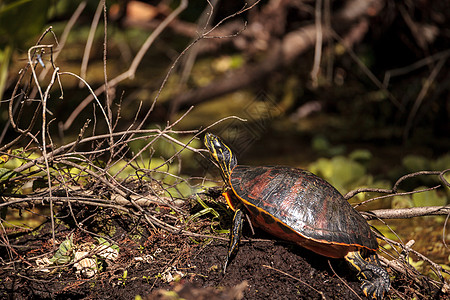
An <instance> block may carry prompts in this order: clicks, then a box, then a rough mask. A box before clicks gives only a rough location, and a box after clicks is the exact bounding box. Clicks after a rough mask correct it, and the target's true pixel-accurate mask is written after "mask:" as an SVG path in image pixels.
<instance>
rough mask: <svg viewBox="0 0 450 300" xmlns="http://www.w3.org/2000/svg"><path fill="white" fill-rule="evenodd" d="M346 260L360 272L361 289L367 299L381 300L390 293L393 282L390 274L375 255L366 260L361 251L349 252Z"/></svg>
mask: <svg viewBox="0 0 450 300" xmlns="http://www.w3.org/2000/svg"><path fill="white" fill-rule="evenodd" d="M345 258H346V259H347V262H348V263H349V265H350V266H351V267H352V268H353V269H355V270H356V271H358V278H359V280H361V282H362V284H361V289H362V290H363V292H364V294H365V295H366V297H368V298H370V299H376V300H381V299H383V297H384V295H385V294H386V293H387V292H388V291H389V287H390V285H391V282H390V280H389V274H388V272H387V271H386V270H385V269H383V268H382V267H381V266H380V264H379V262H378V259H377V258H376V256H375V254H371V255H370V256H369V258H368V260H364V259H363V258H362V256H361V253H360V252H359V251H354V252H349V253H348V254H347V255H346V256H345Z"/></svg>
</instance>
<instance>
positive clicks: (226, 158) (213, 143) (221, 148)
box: [204, 133, 237, 180]
mask: <svg viewBox="0 0 450 300" xmlns="http://www.w3.org/2000/svg"><path fill="white" fill-rule="evenodd" d="M204 143H205V146H206V148H207V149H208V151H209V153H210V154H211V157H212V158H213V160H214V161H216V162H217V163H218V164H219V166H220V169H221V170H222V173H223V175H224V177H225V179H226V180H228V179H229V178H230V174H231V171H232V170H233V168H234V167H235V166H236V165H237V159H236V156H235V155H234V153H233V151H231V149H230V147H228V146H227V145H226V144H225V143H224V142H223V141H222V140H221V139H220V138H219V137H218V136H215V135H214V134H212V133H206V135H205V139H204Z"/></svg>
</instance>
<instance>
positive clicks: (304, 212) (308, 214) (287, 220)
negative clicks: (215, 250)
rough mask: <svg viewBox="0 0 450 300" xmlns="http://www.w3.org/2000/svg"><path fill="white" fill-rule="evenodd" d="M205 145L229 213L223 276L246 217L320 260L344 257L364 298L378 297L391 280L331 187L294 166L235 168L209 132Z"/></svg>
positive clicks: (361, 224) (361, 222)
mask: <svg viewBox="0 0 450 300" xmlns="http://www.w3.org/2000/svg"><path fill="white" fill-rule="evenodd" d="M204 144H205V146H206V148H207V149H208V151H209V153H210V155H211V158H212V160H213V161H214V162H215V163H216V164H217V165H218V166H219V167H220V170H221V174H222V177H223V179H224V181H225V183H226V184H227V185H228V188H227V190H226V191H225V192H224V193H223V195H224V197H225V199H226V201H227V204H228V206H229V207H230V208H231V209H232V210H233V211H234V217H233V221H232V228H231V230H230V242H229V247H228V253H227V257H226V260H225V263H224V268H223V272H224V273H225V272H226V268H227V266H228V264H229V263H230V260H231V259H232V258H233V257H234V256H236V253H237V252H238V247H239V241H240V238H241V236H242V227H243V216H244V215H247V216H249V218H250V220H251V223H252V224H253V225H255V226H257V227H259V228H261V229H263V230H264V231H266V232H268V233H269V234H271V235H273V236H275V237H278V238H280V239H283V240H286V241H290V242H294V243H295V244H297V245H299V246H301V247H304V248H306V249H309V250H311V251H313V252H315V253H318V254H320V255H322V256H326V257H330V258H344V259H345V260H346V261H347V262H348V265H349V266H350V268H351V269H353V270H355V271H356V272H357V276H358V279H359V280H360V281H361V282H362V284H361V289H362V291H363V292H364V294H365V295H366V296H367V297H368V298H372V299H383V297H384V295H385V294H386V293H387V292H388V291H389V288H390V279H389V274H388V272H387V271H386V269H384V268H383V267H382V266H381V264H380V262H379V260H378V257H377V256H376V251H377V249H378V247H379V246H378V241H377V239H376V236H375V234H374V232H372V230H371V228H370V226H369V224H368V223H367V222H366V220H365V219H364V218H363V217H362V215H361V214H360V213H359V212H358V211H356V210H355V209H354V208H353V207H352V206H351V205H350V204H349V202H348V201H347V200H345V199H344V197H343V196H342V195H341V194H340V193H339V192H338V191H337V190H336V188H334V187H333V186H332V185H331V184H330V183H328V182H327V181H325V180H324V179H322V178H320V177H319V176H316V175H314V174H313V173H311V172H309V171H306V170H303V169H299V168H293V167H288V166H246V165H238V163H237V159H236V155H235V154H234V153H233V151H232V150H231V149H230V147H228V146H227V145H226V144H225V143H224V142H223V141H222V140H221V139H220V138H219V137H218V136H215V135H214V134H212V133H206V135H205V137H204Z"/></svg>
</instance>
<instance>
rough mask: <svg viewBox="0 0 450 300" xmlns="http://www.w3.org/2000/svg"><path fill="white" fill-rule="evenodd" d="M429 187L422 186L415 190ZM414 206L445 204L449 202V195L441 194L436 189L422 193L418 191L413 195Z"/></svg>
mask: <svg viewBox="0 0 450 300" xmlns="http://www.w3.org/2000/svg"><path fill="white" fill-rule="evenodd" d="M426 188H427V187H424V186H421V187H418V188H416V189H415V191H419V190H424V189H426ZM412 199H413V203H414V206H416V207H423V206H444V205H446V204H447V197H445V195H444V196H441V195H440V194H439V193H438V192H437V191H436V190H431V191H427V192H422V193H416V194H413V195H412Z"/></svg>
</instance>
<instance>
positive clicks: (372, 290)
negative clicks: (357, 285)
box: [361, 278, 389, 300]
mask: <svg viewBox="0 0 450 300" xmlns="http://www.w3.org/2000/svg"><path fill="white" fill-rule="evenodd" d="M384 284H385V282H384V281H383V279H382V278H376V279H375V280H373V281H367V280H364V281H363V284H362V285H361V289H362V291H363V293H364V295H366V297H367V298H369V299H376V300H381V299H383V298H384V294H385V293H386V292H387V291H388V290H389V286H387V287H386V285H384Z"/></svg>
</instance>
